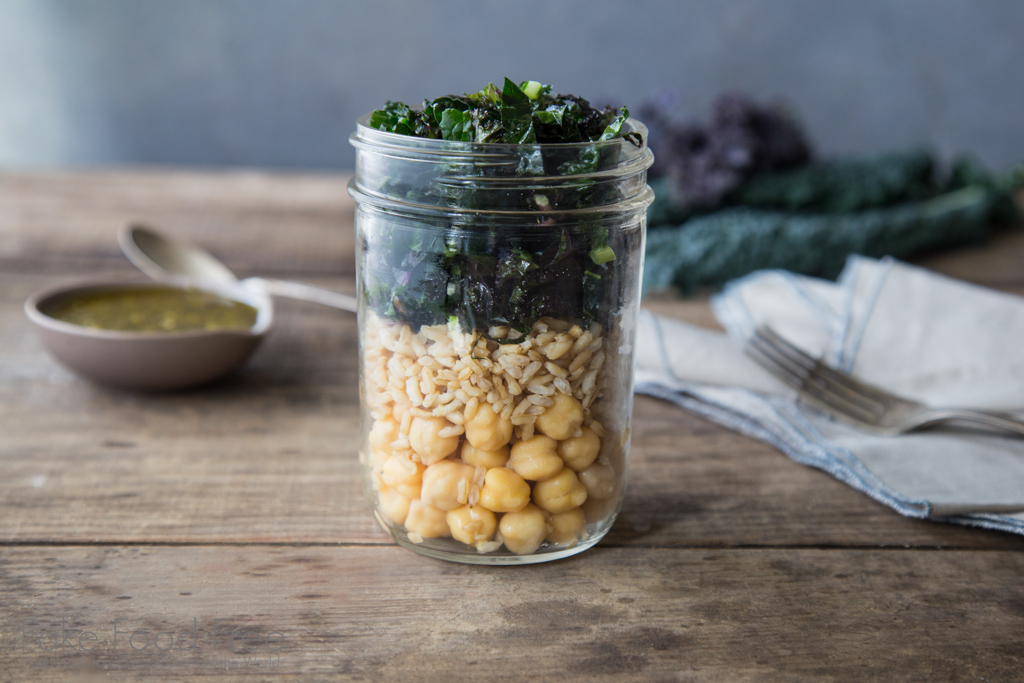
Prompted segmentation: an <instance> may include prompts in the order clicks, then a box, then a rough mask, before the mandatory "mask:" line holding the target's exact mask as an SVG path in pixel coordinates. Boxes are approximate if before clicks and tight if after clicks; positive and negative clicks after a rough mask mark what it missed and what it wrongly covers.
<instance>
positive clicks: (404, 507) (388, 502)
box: [378, 487, 412, 524]
mask: <svg viewBox="0 0 1024 683" xmlns="http://www.w3.org/2000/svg"><path fill="white" fill-rule="evenodd" d="M378 499H379V501H380V511H381V512H382V513H384V516H385V517H387V518H388V519H390V520H391V521H392V522H394V523H395V524H402V523H403V522H405V518H406V517H407V516H408V515H409V503H411V502H412V501H411V500H409V499H408V498H406V497H405V496H403V495H402V494H401V493H399V492H398V491H396V490H395V489H390V488H387V487H384V488H382V489H381V490H380V491H379V492H378Z"/></svg>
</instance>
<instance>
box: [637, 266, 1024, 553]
mask: <svg viewBox="0 0 1024 683" xmlns="http://www.w3.org/2000/svg"><path fill="white" fill-rule="evenodd" d="M712 308H713V310H714V312H715V315H716V316H717V318H718V320H719V322H721V324H722V326H723V327H725V328H726V330H727V332H728V336H726V335H723V334H721V333H718V332H715V331H711V330H707V329H704V328H700V327H695V326H693V325H688V324H686V323H683V322H680V321H676V320H671V319H668V318H664V317H660V316H656V315H654V314H652V313H650V312H649V311H646V310H645V311H642V312H641V319H640V323H639V325H640V326H639V329H638V334H637V377H636V391H637V392H639V393H644V394H650V395H652V396H657V397H660V398H664V399H667V400H670V401H673V402H675V403H677V404H679V405H680V406H682V407H684V408H687V409H689V410H692V411H694V412H696V413H699V414H700V415H703V416H705V417H707V418H708V419H711V420H713V421H715V422H718V423H720V424H722V425H725V426H727V427H730V428H732V429H735V430H737V431H739V432H742V433H744V434H747V435H749V436H752V437H755V438H758V439H761V440H763V441H767V442H768V443H771V444H773V445H775V446H776V447H778V448H779V449H780V450H782V451H783V452H784V453H786V454H787V455H788V456H790V457H791V458H792V459H794V460H796V461H797V462H800V463H803V464H805V465H811V466H813V467H818V468H820V469H822V470H825V471H826V472H829V473H831V474H832V475H833V476H835V477H836V478H837V479H839V480H841V481H844V482H846V483H847V484H849V485H850V486H853V487H854V488H857V489H859V490H861V491H863V492H864V493H867V494H868V495H869V496H871V497H872V498H875V499H876V500H878V501H880V502H882V503H884V504H886V505H889V506H890V507H892V508H894V509H895V510H897V511H898V512H900V513H901V514H904V515H907V516H910V517H918V518H928V519H933V520H937V521H944V522H952V523H957V524H967V525H972V526H980V527H986V528H992V529H1001V530H1004V531H1011V532H1014V533H1019V534H1024V439H1022V438H1020V437H1014V436H1003V435H1000V434H995V433H982V432H979V431H978V430H962V429H961V430H958V429H947V428H941V429H935V430H929V431H921V432H916V433H911V434H906V435H902V436H898V437H880V436H874V435H871V434H868V433H867V432H862V431H859V430H857V429H856V428H853V427H850V426H848V425H847V424H845V423H842V422H838V421H836V420H833V419H831V418H829V417H828V416H827V415H825V414H823V413H821V412H819V411H817V410H816V409H814V408H812V407H811V406H809V405H807V404H806V403H803V402H801V401H800V400H799V399H798V398H797V396H796V394H795V392H793V391H792V390H791V389H789V388H788V387H787V386H786V385H784V384H783V383H782V382H780V381H778V380H776V379H775V378H774V377H772V376H771V375H770V374H768V373H767V372H766V371H765V370H763V369H761V368H760V367H759V366H758V365H757V364H756V363H754V361H752V360H751V359H749V358H748V357H747V356H746V355H744V353H743V351H742V346H743V340H745V339H746V338H747V337H748V335H749V334H750V333H751V332H752V331H753V329H754V327H755V326H756V325H761V324H768V325H770V326H771V327H773V328H774V329H775V330H776V331H777V332H779V333H780V334H781V335H782V336H784V337H786V338H788V339H790V340H791V341H793V342H794V343H795V344H797V345H798V346H801V347H802V348H804V349H806V350H808V351H809V352H811V353H812V354H814V355H818V356H821V355H823V356H824V358H825V359H826V360H827V361H828V362H829V363H830V364H831V365H833V366H835V367H838V368H840V369H843V370H846V371H850V372H852V373H853V375H854V376H855V377H857V378H859V379H861V380H863V381H866V382H868V383H870V384H874V385H877V386H879V387H882V388H885V389H888V390H890V391H892V392H894V393H897V394H900V395H902V396H905V397H908V398H912V399H916V400H919V401H922V402H923V403H926V404H929V405H933V406H955V407H965V408H987V409H994V410H1003V411H1010V412H1017V413H1018V414H1021V413H1022V411H1024V300H1022V299H1020V298H1018V297H1015V296H1011V295H1008V294H1003V293H1000V292H995V291H991V290H987V289H984V288H981V287H977V286H974V285H969V284H966V283H964V282H960V281H957V280H952V279H950V278H946V277H943V276H940V275H937V274H935V273H932V272H929V271H926V270H923V269H920V268H916V267H913V266H909V265H907V264H904V263H900V262H897V261H894V260H889V259H886V260H882V261H876V260H873V259H867V258H863V257H852V258H851V259H850V260H849V262H848V263H847V266H846V269H845V270H844V271H843V274H842V275H841V277H840V278H839V280H838V281H837V282H828V281H824V280H817V279H814V278H807V277H802V276H796V275H793V274H792V273H786V272H782V271H761V272H757V273H754V274H752V275H749V276H747V277H745V278H742V279H740V280H737V281H735V282H733V283H731V284H730V285H728V286H727V287H726V288H725V290H724V291H723V292H722V293H721V294H718V295H717V296H715V297H714V298H713V299H712Z"/></svg>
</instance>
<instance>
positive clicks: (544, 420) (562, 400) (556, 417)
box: [537, 394, 583, 440]
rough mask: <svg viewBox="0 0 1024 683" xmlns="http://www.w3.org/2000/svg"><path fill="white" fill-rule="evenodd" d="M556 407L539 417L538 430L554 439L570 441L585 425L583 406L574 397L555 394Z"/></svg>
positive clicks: (549, 407) (548, 409) (551, 407)
mask: <svg viewBox="0 0 1024 683" xmlns="http://www.w3.org/2000/svg"><path fill="white" fill-rule="evenodd" d="M553 400H554V405H551V406H548V408H547V410H545V411H544V413H543V414H541V415H538V416H537V429H538V430H539V431H540V433H541V434H544V435H546V436H550V437H551V438H552V439H558V440H562V439H568V438H569V437H570V436H572V435H573V434H575V433H576V430H577V429H579V428H580V425H582V424H583V406H581V405H580V402H579V401H577V400H576V399H574V398H573V397H572V396H568V395H566V394H555V395H554V397H553Z"/></svg>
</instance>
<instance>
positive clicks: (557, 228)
mask: <svg viewBox="0 0 1024 683" xmlns="http://www.w3.org/2000/svg"><path fill="white" fill-rule="evenodd" d="M623 133H625V134H627V135H626V137H620V138H615V139H611V140H604V141H600V142H593V143H564V144H534V145H505V144H479V143H468V142H451V141H444V140H430V139H422V138H415V137H411V136H404V135H399V134H396V133H388V132H383V131H379V130H376V129H372V128H370V127H368V118H367V117H363V118H362V119H360V120H359V122H358V123H357V129H356V132H355V133H354V134H353V135H352V137H351V138H350V141H351V143H352V144H353V145H354V146H355V147H356V150H357V153H356V174H355V177H354V178H353V180H352V181H351V183H350V184H349V192H350V193H351V194H352V196H353V197H354V198H355V199H356V202H357V209H356V259H357V266H356V267H357V271H356V272H357V280H358V296H359V301H360V309H359V338H360V350H359V353H360V359H359V363H360V400H361V405H362V424H363V433H362V437H361V438H362V441H361V447H360V462H361V466H362V467H361V470H362V473H363V482H364V488H365V492H366V495H367V497H368V499H369V502H370V505H371V506H372V508H373V511H374V515H375V517H376V519H377V520H378V522H380V524H381V525H382V526H383V527H384V528H385V529H386V530H387V531H388V532H389V533H390V534H391V535H392V537H393V538H394V539H395V540H396V541H397V542H398V543H399V544H400V545H402V546H405V547H407V548H410V549H412V550H415V551H417V552H419V553H422V554H425V555H429V556H431V557H436V558H441V559H445V560H454V561H458V562H470V563H478V564H521V563H531V562H542V561H545V560H553V559H558V558H561V557H565V556H568V555H572V554H575V553H578V552H582V551H583V550H586V549H587V548H589V547H591V546H592V545H594V544H595V543H597V542H598V541H599V540H600V539H601V538H602V537H603V536H604V535H605V534H606V533H607V532H608V530H609V529H610V528H611V526H612V523H613V522H614V520H615V516H616V514H617V512H618V509H619V506H620V502H621V499H622V494H623V489H624V486H625V482H626V465H627V461H628V456H629V435H630V420H631V416H632V409H633V365H634V362H633V349H634V334H635V328H636V319H637V313H638V310H639V294H640V277H641V269H642V266H643V254H644V236H645V227H646V209H647V206H648V205H649V204H650V202H651V200H652V198H653V193H652V192H651V190H650V188H649V187H648V186H647V169H648V168H649V167H650V165H651V163H652V161H653V155H652V154H651V152H650V150H648V149H647V146H646V137H647V130H646V128H645V127H644V126H643V125H642V124H641V123H639V122H637V121H633V120H629V121H627V123H626V125H625V126H624V128H623Z"/></svg>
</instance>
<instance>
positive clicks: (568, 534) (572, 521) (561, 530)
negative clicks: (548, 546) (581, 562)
mask: <svg viewBox="0 0 1024 683" xmlns="http://www.w3.org/2000/svg"><path fill="white" fill-rule="evenodd" d="M584 524H586V518H585V516H584V514H583V509H582V508H573V509H572V510H568V511H566V512H560V513H558V514H557V515H549V516H548V528H549V531H548V535H547V540H549V541H551V542H552V543H554V544H555V545H565V546H569V545H573V544H574V543H576V541H577V540H579V537H580V533H581V532H582V531H583V525H584Z"/></svg>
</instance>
